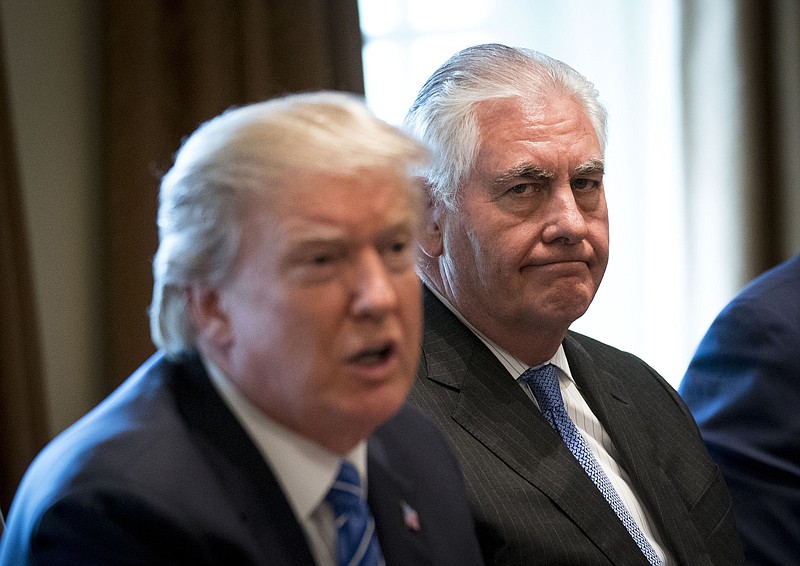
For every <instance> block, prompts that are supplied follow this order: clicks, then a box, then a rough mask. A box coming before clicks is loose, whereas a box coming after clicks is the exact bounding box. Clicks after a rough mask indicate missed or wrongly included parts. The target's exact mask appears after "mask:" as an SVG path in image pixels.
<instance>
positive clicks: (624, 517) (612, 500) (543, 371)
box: [520, 364, 663, 566]
mask: <svg viewBox="0 0 800 566" xmlns="http://www.w3.org/2000/svg"><path fill="white" fill-rule="evenodd" d="M520 379H522V380H524V381H525V383H527V384H528V386H529V387H530V388H531V391H532V392H533V396H534V397H536V401H537V402H538V403H539V408H540V409H541V411H542V413H543V414H544V416H545V418H546V419H547V422H549V423H550V426H552V427H553V428H554V429H555V430H556V431H558V434H560V435H561V438H562V439H563V440H564V443H565V444H566V445H567V448H569V451H570V452H572V454H573V455H574V456H575V458H576V459H577V460H578V462H579V463H580V465H581V466H583V469H584V470H586V473H587V474H588V475H589V477H590V478H591V480H592V481H593V482H594V484H595V485H596V486H597V489H599V490H600V493H602V494H603V497H604V498H605V500H606V501H608V504H609V505H611V508H612V509H613V510H614V513H616V514H617V517H619V519H620V521H622V524H623V525H625V528H626V529H627V530H628V532H629V533H630V535H631V537H633V540H634V541H635V542H636V544H637V545H638V546H639V548H640V549H642V553H643V554H644V555H645V557H646V558H647V561H648V562H650V564H653V565H654V566H655V565H659V566H660V565H662V564H663V562H661V559H660V558H659V557H658V555H657V554H656V552H655V550H653V547H652V546H650V542H649V541H648V540H647V537H645V536H644V533H643V532H642V531H641V529H640V528H639V525H637V524H636V521H634V519H633V517H632V516H631V513H630V511H628V508H627V507H625V504H624V503H623V502H622V499H620V497H619V494H618V493H617V491H616V490H615V489H614V486H613V485H612V484H611V481H610V480H609V479H608V476H606V474H605V472H604V471H603V468H602V467H601V466H600V463H599V462H598V461H597V460H596V459H595V457H594V455H593V454H592V452H591V450H589V446H588V445H587V444H586V440H584V438H583V436H581V433H580V431H579V430H578V428H577V427H576V426H575V423H573V422H572V419H570V418H569V415H568V414H567V411H566V409H565V408H564V400H563V399H562V398H561V389H560V387H559V385H558V372H557V371H556V367H555V366H554V365H553V364H547V365H544V366H542V367H540V368H537V369H533V368H530V369H528V370H527V371H526V372H525V373H523V374H522V376H521V377H520Z"/></svg>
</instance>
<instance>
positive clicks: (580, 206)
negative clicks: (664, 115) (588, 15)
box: [439, 97, 608, 337]
mask: <svg viewBox="0 0 800 566" xmlns="http://www.w3.org/2000/svg"><path fill="white" fill-rule="evenodd" d="M478 116H479V126H480V131H481V142H480V150H479V153H478V156H477V160H476V164H475V168H474V171H473V173H472V175H471V176H470V177H469V178H468V179H467V180H466V181H465V182H464V183H463V184H462V186H461V187H459V199H460V200H459V203H458V204H457V211H455V212H453V211H449V210H444V209H441V208H440V211H441V214H442V217H441V220H440V224H441V231H442V251H443V255H442V257H440V261H439V265H440V272H441V275H442V277H443V281H444V282H443V285H444V292H445V294H446V295H447V296H449V298H450V299H451V300H452V301H453V303H454V304H455V306H456V307H457V308H458V309H459V311H460V312H461V313H462V314H463V315H464V316H465V317H466V318H467V319H468V320H470V321H471V322H472V323H473V324H474V325H475V326H476V327H477V328H478V329H480V330H483V331H484V332H485V333H487V335H488V336H490V337H493V336H496V337H501V336H510V335H513V334H514V332H516V331H519V330H523V329H526V328H535V329H536V330H537V331H552V332H558V333H560V332H565V331H566V329H567V328H568V326H569V325H570V324H571V323H572V322H573V321H574V320H575V319H577V318H579V317H580V316H581V315H583V313H584V312H585V311H586V309H587V308H588V307H589V304H590V303H591V301H592V299H593V298H594V295H595V293H596V292H597V288H598V286H599V285H600V281H601V279H602V278H603V273H604V271H605V268H606V265H607V263H608V211H607V208H606V201H605V194H604V189H603V161H602V158H603V156H602V153H601V150H600V144H599V143H598V140H597V136H596V134H595V131H594V129H593V128H592V125H591V123H590V121H589V120H588V118H587V117H586V115H585V113H584V111H583V109H582V108H581V106H580V105H579V104H578V103H577V102H575V101H573V100H572V99H570V98H566V97H555V98H551V99H550V100H549V101H547V103H546V104H544V105H543V106H539V107H534V106H526V105H525V103H524V102H522V101H519V100H511V99H503V100H495V101H490V102H484V103H482V104H481V106H479V112H478Z"/></svg>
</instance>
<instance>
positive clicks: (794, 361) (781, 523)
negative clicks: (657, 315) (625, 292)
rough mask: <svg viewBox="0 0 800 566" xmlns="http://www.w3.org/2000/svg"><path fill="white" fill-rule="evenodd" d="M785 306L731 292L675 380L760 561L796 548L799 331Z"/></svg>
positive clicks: (750, 552) (752, 558) (790, 559)
mask: <svg viewBox="0 0 800 566" xmlns="http://www.w3.org/2000/svg"><path fill="white" fill-rule="evenodd" d="M783 309H784V305H782V304H770V303H765V302H764V301H763V300H755V299H753V298H751V297H745V298H741V299H738V300H735V301H734V302H733V303H732V304H731V305H729V306H728V307H727V308H726V309H725V310H723V311H722V312H721V313H720V315H719V317H718V318H717V320H715V321H714V323H713V324H712V325H711V327H710V328H709V331H708V333H707V334H706V336H705V337H704V338H703V340H702V342H701V343H700V346H699V347H698V350H697V353H696V354H695V357H694V359H693V360H692V362H691V364H690V366H689V369H688V371H687V373H686V375H685V377H684V379H683V382H682V383H681V387H680V393H681V395H682V396H683V397H684V399H685V400H686V402H687V404H688V405H689V408H690V409H691V411H692V413H693V414H694V416H695V419H696V420H697V422H698V425H699V426H700V429H701V432H702V435H703V439H704V441H705V442H706V445H707V447H708V450H709V452H710V453H711V455H712V457H713V458H714V460H715V461H716V462H717V463H718V464H719V466H720V468H721V469H722V473H723V475H724V477H725V480H726V482H727V484H728V488H729V490H730V493H731V496H732V498H733V503H734V511H735V514H736V521H737V525H738V527H739V531H740V533H741V536H742V541H743V544H744V547H745V555H746V557H747V559H748V561H749V562H752V563H758V564H766V563H771V564H792V563H795V562H794V561H795V560H796V558H797V556H800V531H798V530H797V525H798V521H800V489H798V485H800V443H798V441H797V439H798V438H800V417H798V412H797V411H798V410H800V378H798V376H800V369H799V368H800V335H799V334H798V322H797V321H792V320H790V317H789V316H787V314H786V313H785V312H783Z"/></svg>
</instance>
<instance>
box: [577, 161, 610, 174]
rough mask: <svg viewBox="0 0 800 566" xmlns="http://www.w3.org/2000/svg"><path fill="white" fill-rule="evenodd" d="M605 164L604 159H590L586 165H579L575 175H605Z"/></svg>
mask: <svg viewBox="0 0 800 566" xmlns="http://www.w3.org/2000/svg"><path fill="white" fill-rule="evenodd" d="M604 173H605V164H604V163H603V160H602V159H590V160H589V161H587V162H586V163H583V164H581V165H578V166H577V167H576V168H575V172H574V173H573V175H598V174H599V175H603V174H604Z"/></svg>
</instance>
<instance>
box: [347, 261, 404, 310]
mask: <svg viewBox="0 0 800 566" xmlns="http://www.w3.org/2000/svg"><path fill="white" fill-rule="evenodd" d="M354 288H355V297H354V299H353V303H352V307H353V313H354V314H355V315H356V316H367V317H380V316H383V315H384V314H386V313H387V312H388V311H390V310H391V309H393V308H394V307H395V306H396V305H397V293H396V291H395V288H394V285H393V283H392V279H391V276H390V274H389V272H388V270H387V268H386V265H385V264H384V262H383V260H382V258H381V255H380V253H378V252H377V251H376V250H369V251H365V252H364V253H363V254H361V257H360V258H359V260H358V268H357V269H356V274H355V286H354Z"/></svg>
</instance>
